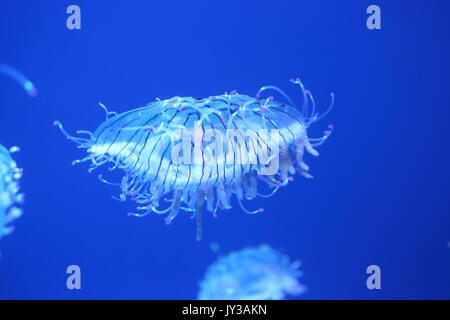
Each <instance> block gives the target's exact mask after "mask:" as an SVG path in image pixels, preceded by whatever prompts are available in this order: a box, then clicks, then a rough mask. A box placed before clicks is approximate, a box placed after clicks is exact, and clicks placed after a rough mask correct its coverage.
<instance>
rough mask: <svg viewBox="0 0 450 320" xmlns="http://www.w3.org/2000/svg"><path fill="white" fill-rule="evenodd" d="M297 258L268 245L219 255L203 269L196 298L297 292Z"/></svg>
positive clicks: (277, 295) (265, 297)
mask: <svg viewBox="0 0 450 320" xmlns="http://www.w3.org/2000/svg"><path fill="white" fill-rule="evenodd" d="M299 267H300V262H298V261H295V262H292V261H290V259H289V257H287V256H286V255H284V254H282V253H280V252H278V251H277V250H275V249H272V248H271V247H270V246H268V245H265V244H263V245H260V246H259V247H249V248H245V249H242V250H240V251H236V252H231V253H230V254H228V255H226V256H223V257H221V258H219V259H218V260H217V261H216V262H214V263H213V264H212V265H211V266H210V267H209V268H208V270H207V271H206V274H205V278H204V280H203V281H202V282H201V284H200V292H199V294H198V299H199V300H281V299H283V298H285V296H286V295H287V294H289V295H298V294H301V293H302V292H304V291H305V287H304V286H303V285H301V284H300V283H299V282H298V278H299V277H300V276H301V272H300V270H299Z"/></svg>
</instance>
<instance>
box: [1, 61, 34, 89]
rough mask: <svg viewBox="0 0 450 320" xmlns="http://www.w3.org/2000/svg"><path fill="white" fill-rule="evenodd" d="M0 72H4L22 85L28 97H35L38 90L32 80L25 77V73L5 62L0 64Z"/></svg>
mask: <svg viewBox="0 0 450 320" xmlns="http://www.w3.org/2000/svg"><path fill="white" fill-rule="evenodd" d="M0 73H4V74H6V75H8V76H10V77H11V78H13V79H14V80H16V81H17V82H18V83H19V84H20V85H21V86H22V87H23V89H25V91H26V92H27V93H28V95H29V96H30V97H35V96H36V95H37V93H38V91H37V89H36V87H35V86H34V84H33V82H31V81H30V79H28V78H27V77H25V75H23V74H22V73H21V72H20V71H18V70H16V69H15V68H13V67H11V66H8V65H6V64H0Z"/></svg>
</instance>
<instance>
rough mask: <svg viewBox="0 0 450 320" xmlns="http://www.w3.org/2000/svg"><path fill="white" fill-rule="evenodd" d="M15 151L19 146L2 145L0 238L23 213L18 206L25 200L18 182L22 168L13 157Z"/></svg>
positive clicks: (0, 166) (0, 159)
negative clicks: (7, 146) (7, 147)
mask: <svg viewBox="0 0 450 320" xmlns="http://www.w3.org/2000/svg"><path fill="white" fill-rule="evenodd" d="M15 151H18V148H17V147H13V148H11V149H9V150H7V149H6V148H5V147H3V146H2V145H0V239H1V238H2V237H3V236H6V235H8V234H9V233H11V232H12V231H13V227H12V226H11V222H12V221H14V220H15V219H17V218H19V217H20V216H21V215H22V210H21V209H20V208H19V207H18V205H20V204H21V203H22V201H23V194H21V193H19V184H18V180H19V179H20V177H21V176H22V170H21V169H19V168H17V165H16V163H15V162H14V160H13V159H12V157H11V153H12V152H15Z"/></svg>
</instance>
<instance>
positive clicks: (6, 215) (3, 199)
mask: <svg viewBox="0 0 450 320" xmlns="http://www.w3.org/2000/svg"><path fill="white" fill-rule="evenodd" d="M0 73H4V74H6V75H7V76H9V77H11V78H13V79H14V80H16V81H17V82H18V83H19V84H20V85H21V86H22V87H23V88H24V89H25V91H26V92H27V93H28V95H29V96H30V97H35V96H36V95H37V89H36V87H35V86H34V84H33V83H32V82H31V81H30V80H29V79H28V78H27V77H25V76H24V75H23V74H22V73H21V72H20V71H18V70H16V69H15V68H13V67H11V66H8V65H6V64H0ZM17 151H19V148H18V147H12V148H10V149H6V148H5V147H4V146H2V145H1V144H0V239H1V238H2V237H3V236H6V235H8V234H10V233H11V232H12V231H13V230H14V228H13V226H12V225H11V223H12V222H13V221H14V220H16V219H17V218H19V217H20V216H21V215H22V209H21V208H20V205H21V204H22V203H23V199H24V195H23V194H22V193H19V179H20V178H21V177H22V169H19V168H17V165H16V163H15V162H14V160H13V159H12V157H11V153H14V152H17Z"/></svg>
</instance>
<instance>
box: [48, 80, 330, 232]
mask: <svg viewBox="0 0 450 320" xmlns="http://www.w3.org/2000/svg"><path fill="white" fill-rule="evenodd" d="M291 81H292V82H293V83H295V84H296V85H298V86H299V88H300V91H301V94H302V105H301V107H300V108H297V107H296V105H295V104H294V102H293V101H292V100H291V99H290V98H289V97H288V96H287V95H286V94H285V93H284V92H283V91H281V90H280V89H279V88H277V87H274V86H266V87H262V88H261V89H260V90H259V91H258V92H257V94H256V96H255V97H251V96H248V95H244V94H239V93H237V92H236V91H232V92H231V93H225V94H223V95H216V96H210V97H208V98H193V97H173V98H171V99H166V100H161V99H156V101H154V102H151V103H149V104H148V105H146V106H144V107H141V108H137V109H133V110H130V111H127V112H124V113H120V114H118V113H115V112H110V111H108V109H107V108H106V107H105V106H104V105H103V104H100V106H101V107H102V108H103V109H104V111H105V113H106V119H105V121H104V122H103V123H102V124H100V126H99V127H98V128H97V129H96V130H95V131H94V133H92V132H90V131H86V130H81V131H77V134H78V136H72V135H70V134H68V133H67V132H66V131H65V129H64V128H63V126H62V124H61V122H59V121H55V123H54V124H55V125H56V126H58V127H59V129H60V130H61V131H62V133H63V134H64V135H65V136H66V137H67V139H69V140H71V141H73V142H74V143H76V144H77V145H78V147H79V148H82V149H86V150H87V153H88V154H87V156H86V157H84V158H83V159H81V160H76V161H74V162H73V164H76V163H81V162H85V161H89V162H90V163H91V167H90V171H92V170H94V169H96V168H98V167H100V166H102V165H105V164H110V165H111V167H110V169H111V170H116V169H119V170H122V171H123V176H122V179H121V180H120V181H117V182H110V181H108V180H107V179H105V178H103V176H102V175H101V174H100V175H99V179H100V180H101V181H103V182H105V183H108V184H110V185H115V186H118V187H120V189H121V193H120V196H119V197H118V198H117V199H119V200H120V201H125V200H127V199H130V200H132V201H135V202H136V203H137V212H136V213H129V215H134V216H137V217H143V216H145V215H147V214H149V213H151V212H153V213H156V214H166V217H165V221H166V223H167V224H170V223H171V222H172V221H173V220H174V218H175V217H176V216H177V214H178V213H179V212H180V211H182V212H187V213H188V214H190V215H191V217H192V218H195V219H196V221H197V240H200V239H201V237H202V230H203V228H202V209H203V207H206V210H207V211H209V212H210V213H211V214H212V215H213V216H216V215H217V211H218V210H228V209H231V208H232V200H233V199H235V200H233V201H236V202H237V204H238V205H239V207H240V208H241V210H242V211H244V212H246V213H248V214H255V213H258V212H262V211H263V210H264V209H263V208H258V209H255V210H250V209H247V208H246V206H245V205H244V201H248V200H252V199H254V198H255V197H257V196H260V197H271V196H273V195H274V194H275V193H276V192H277V191H278V190H279V189H280V188H281V187H284V186H286V185H287V184H288V183H289V182H290V181H292V180H293V176H294V175H295V173H299V174H301V175H303V176H304V177H306V178H311V177H312V176H311V174H309V172H308V171H309V167H308V165H307V164H306V163H305V162H304V153H305V151H306V152H308V153H310V154H312V155H313V156H317V155H318V152H317V151H316V149H315V148H314V147H317V146H319V145H321V144H322V143H324V142H325V141H326V140H327V139H328V137H329V136H330V134H331V132H332V129H333V127H332V126H331V125H330V126H328V129H327V130H325V131H324V135H323V136H322V137H320V138H309V137H308V134H307V129H308V128H309V126H310V125H311V124H312V123H314V122H316V121H318V120H320V119H322V118H323V117H324V116H325V115H326V114H327V113H328V112H329V111H330V110H331V108H332V106H333V103H334V95H333V94H331V104H330V106H329V107H328V109H326V111H325V112H324V113H323V114H321V115H319V113H318V112H317V110H316V104H315V101H314V98H313V96H312V94H311V93H310V91H308V90H306V89H305V87H304V85H303V83H302V82H301V81H300V80H299V79H293V80H291ZM268 90H273V91H276V92H277V93H278V94H280V95H281V98H282V99H284V100H286V101H285V102H282V101H278V100H275V98H274V97H273V96H269V97H263V96H262V93H263V92H265V91H268ZM81 135H85V136H84V137H83V136H81ZM258 182H261V183H262V184H263V185H264V188H265V189H266V190H264V191H261V189H260V190H258ZM233 196H234V197H233Z"/></svg>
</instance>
